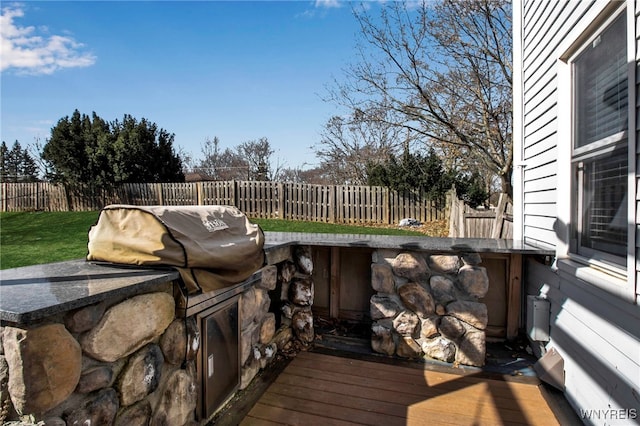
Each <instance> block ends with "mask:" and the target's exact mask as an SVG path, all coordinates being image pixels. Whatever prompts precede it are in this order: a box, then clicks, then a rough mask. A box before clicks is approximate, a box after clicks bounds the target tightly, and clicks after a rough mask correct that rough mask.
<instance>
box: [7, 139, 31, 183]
mask: <svg viewBox="0 0 640 426" xmlns="http://www.w3.org/2000/svg"><path fill="white" fill-rule="evenodd" d="M0 157H1V162H2V164H1V165H0V181H2V182H36V181H37V180H38V167H37V165H36V162H35V160H34V159H33V157H31V155H29V152H28V151H27V150H26V149H22V146H21V145H20V142H18V141H15V142H14V144H13V146H12V147H11V149H9V148H8V147H7V144H6V142H4V141H2V144H1V145H0Z"/></svg>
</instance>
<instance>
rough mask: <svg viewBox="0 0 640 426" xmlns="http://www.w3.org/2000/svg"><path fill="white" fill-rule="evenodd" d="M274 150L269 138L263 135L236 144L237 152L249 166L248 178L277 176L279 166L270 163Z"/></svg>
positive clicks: (272, 178) (260, 178)
mask: <svg viewBox="0 0 640 426" xmlns="http://www.w3.org/2000/svg"><path fill="white" fill-rule="evenodd" d="M274 152H275V150H274V149H273V148H272V147H271V143H269V139H267V138H265V137H262V138H260V139H258V140H252V141H246V142H243V143H241V144H240V145H239V146H238V154H239V155H240V156H242V158H244V160H245V161H246V162H247V164H248V166H249V175H248V179H249V180H263V181H264V180H274V179H275V178H276V177H277V175H278V172H279V169H280V166H279V165H276V167H275V168H274V167H272V164H271V160H272V158H271V156H272V155H273V154H274Z"/></svg>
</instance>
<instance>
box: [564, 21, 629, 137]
mask: <svg viewBox="0 0 640 426" xmlns="http://www.w3.org/2000/svg"><path fill="white" fill-rule="evenodd" d="M625 26H626V17H625V14H624V13H623V14H622V15H620V17H618V18H617V19H616V20H615V21H614V22H613V23H612V24H611V25H610V26H609V27H608V28H607V29H606V30H604V31H603V32H602V33H601V34H600V35H598V36H597V37H596V38H595V39H594V40H593V41H592V42H591V43H590V44H589V45H588V46H587V47H586V49H585V50H584V51H583V52H582V53H581V54H580V55H579V56H578V57H577V58H576V60H575V68H574V70H575V85H576V86H575V87H576V119H577V129H576V138H575V145H574V146H575V147H576V148H577V147H582V146H585V145H588V144H590V143H593V142H597V141H599V140H601V139H603V138H605V137H607V136H611V135H613V134H616V133H619V132H621V131H624V130H626V129H627V106H628V105H627V98H628V96H627V50H626V40H625V39H626V31H625Z"/></svg>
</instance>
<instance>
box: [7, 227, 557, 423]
mask: <svg viewBox="0 0 640 426" xmlns="http://www.w3.org/2000/svg"><path fill="white" fill-rule="evenodd" d="M264 251H265V259H266V262H265V266H264V267H263V268H262V269H261V270H260V271H258V272H257V273H256V274H254V276H252V277H251V278H249V279H248V280H246V281H244V282H242V283H237V284H236V285H234V286H232V287H229V288H225V289H223V290H220V291H214V292H212V293H210V294H196V295H193V294H186V293H185V291H184V288H182V286H181V285H180V280H179V275H178V273H177V272H175V271H173V270H171V269H163V268H155V269H149V268H137V267H130V266H125V267H123V266H121V265H106V264H94V263H91V262H86V261H84V260H76V261H70V262H62V263H55V264H49V265H38V266H30V267H25V268H17V269H13V270H5V271H2V272H1V284H0V320H2V333H1V334H0V335H1V336H2V353H1V354H0V397H1V403H2V411H1V412H0V417H1V418H2V420H3V421H7V420H13V419H17V418H20V416H21V415H22V416H23V417H22V418H23V419H25V418H29V417H28V416H30V415H31V416H33V417H32V418H33V419H34V420H44V419H48V421H49V423H51V424H73V423H74V422H80V423H83V422H84V421H89V420H90V421H92V423H91V424H202V423H206V421H207V420H208V419H209V418H210V417H211V416H212V415H213V414H214V412H215V410H216V409H217V408H219V406H220V405H221V404H222V403H223V402H224V400H226V399H228V397H229V396H230V395H232V394H233V393H234V392H235V391H237V390H238V389H243V388H246V386H248V384H249V383H250V382H251V379H252V378H253V377H254V376H255V375H256V374H257V372H258V371H259V370H261V369H268V366H269V365H270V362H271V360H273V359H274V358H275V356H276V353H278V352H282V351H291V350H292V348H293V349H295V348H302V349H304V348H309V347H311V346H312V345H313V341H314V330H313V320H314V316H327V317H328V318H341V319H346V320H350V321H360V322H364V323H368V324H371V325H372V347H373V348H374V350H376V351H377V352H379V353H385V354H387V355H389V356H401V357H406V358H412V357H417V356H423V354H422V351H424V349H426V350H428V351H432V352H431V354H432V355H436V359H437V356H441V357H443V358H444V359H450V360H451V361H452V362H459V363H461V364H465V363H466V364H469V365H477V364H479V365H482V357H483V356H484V353H483V348H484V336H485V334H486V335H487V336H489V335H495V336H496V337H502V338H511V337H514V336H515V333H517V331H518V328H519V327H520V326H521V307H522V302H521V293H520V277H521V274H522V270H521V269H522V256H528V255H532V256H546V255H548V254H550V253H546V252H544V251H541V250H538V249H536V248H534V247H529V246H525V245H522V244H519V243H515V242H511V241H504V240H469V239H457V240H456V239H441V238H427V237H385V236H363V235H333V234H298V233H269V232H267V233H265V246H264ZM480 265H488V267H486V268H485V266H480ZM502 268H504V269H502ZM434 277H438V278H435V279H434ZM425 280H426V281H425ZM494 282H496V283H498V284H496V286H497V287H499V289H498V290H497V291H495V293H496V294H493V295H492V289H491V287H492V286H493V285H494ZM403 289H404V290H403ZM461 290H465V292H466V294H462V293H461ZM501 303H503V304H504V305H505V306H502V307H501V308H500V309H497V308H495V309H497V311H498V314H497V316H496V318H493V319H492V318H491V317H492V315H493V312H494V310H495V309H494V308H493V305H494V304H495V305H499V304H501ZM487 306H489V308H487ZM217 308H220V309H225V311H221V310H217ZM394 311H395V312H394ZM220 312H225V313H224V314H220ZM494 316H495V315H494ZM223 323H224V324H225V327H220V325H221V324H223ZM430 327H431V328H430ZM236 330H237V331H236ZM216 336H217V337H216ZM464 336H469V337H470V339H469V340H468V341H467V340H464ZM210 337H211V338H220V339H222V340H221V341H224V342H229V343H228V346H231V345H235V346H236V347H235V348H229V347H226V346H227V344H225V347H224V348H220V347H216V344H213V343H207V341H208V339H209V338H210ZM234 342H235V343H234ZM391 345H393V347H392V346H391ZM218 346H219V345H218ZM210 349H212V350H213V351H212V352H209V350H210ZM216 349H217V350H218V351H219V352H215V350H216ZM221 349H224V351H222V352H224V354H223V353H221ZM225 357H226V358H227V360H228V361H229V363H230V364H229V365H227V366H225V367H224V368H225V369H232V370H233V371H237V373H234V374H233V375H235V377H231V378H230V379H232V380H230V381H229V382H228V384H227V385H226V387H224V388H223V389H222V390H214V389H213V387H215V382H216V380H215V379H216V378H217V377H218V376H217V374H218V370H217V369H216V367H217V366H218V365H217V362H218V360H219V359H220V358H225ZM461 361H462V362H461ZM465 361H466V362H465ZM234 363H235V364H236V366H235V369H234V366H233V364H234ZM214 371H215V374H214ZM233 375H232V376H233ZM212 379H213V380H212ZM226 379H229V378H228V377H227V378H226ZM226 379H225V380H226ZM211 381H213V382H214V383H213V384H208V382H211ZM207 392H217V393H216V395H213V397H211V395H208V394H207ZM208 396H209V397H211V398H207V397H208ZM210 400H211V401H214V402H212V403H210V402H209V401H210ZM210 404H213V405H210ZM24 416H27V417H24ZM49 423H47V424H49Z"/></svg>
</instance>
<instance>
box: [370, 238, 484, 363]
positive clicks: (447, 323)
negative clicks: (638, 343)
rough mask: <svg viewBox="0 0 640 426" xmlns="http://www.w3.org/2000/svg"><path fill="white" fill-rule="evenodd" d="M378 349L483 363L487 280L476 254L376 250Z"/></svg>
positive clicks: (374, 313) (374, 311) (373, 310)
mask: <svg viewBox="0 0 640 426" xmlns="http://www.w3.org/2000/svg"><path fill="white" fill-rule="evenodd" d="M372 259H373V261H372V265H371V276H372V281H371V285H372V287H373V289H374V290H375V291H376V293H375V294H374V295H373V296H372V297H371V303H370V307H371V319H372V320H373V324H372V338H371V345H372V348H373V350H374V351H376V352H379V353H383V354H386V355H398V356H400V357H405V358H422V357H428V358H433V359H437V360H441V361H445V362H450V363H454V364H466V365H472V366H482V365H484V362H485V353H486V348H485V341H486V339H485V329H486V327H487V321H488V314H487V306H486V305H485V304H484V303H482V302H480V301H479V299H480V298H482V297H484V296H485V295H486V293H487V291H488V289H489V278H488V275H487V271H486V269H485V268H484V267H482V266H479V264H480V263H481V262H482V259H481V257H480V256H479V255H478V254H469V255H465V254H463V255H460V256H456V255H430V254H428V253H422V252H411V251H399V250H377V251H376V252H374V254H373V257H372Z"/></svg>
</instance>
